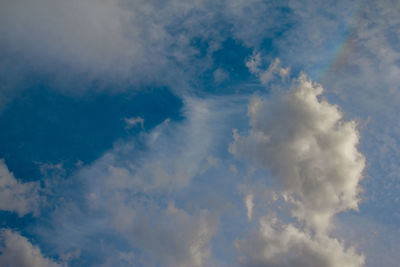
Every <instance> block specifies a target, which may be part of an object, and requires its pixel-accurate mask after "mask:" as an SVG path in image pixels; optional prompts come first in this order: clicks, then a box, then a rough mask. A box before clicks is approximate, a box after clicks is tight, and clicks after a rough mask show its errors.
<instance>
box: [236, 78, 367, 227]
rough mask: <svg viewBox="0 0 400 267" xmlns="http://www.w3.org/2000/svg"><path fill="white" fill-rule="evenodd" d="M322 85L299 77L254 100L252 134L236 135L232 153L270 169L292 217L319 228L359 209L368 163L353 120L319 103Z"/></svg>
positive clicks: (251, 107) (333, 107)
mask: <svg viewBox="0 0 400 267" xmlns="http://www.w3.org/2000/svg"><path fill="white" fill-rule="evenodd" d="M322 91H323V90H322V87H321V86H320V85H318V84H316V83H313V82H312V81H311V80H310V79H308V78H307V77H306V76H305V75H301V76H300V77H299V79H298V81H297V85H295V86H294V88H293V89H292V90H291V91H289V92H273V93H272V95H271V97H270V98H269V99H263V98H260V97H255V98H253V99H252V101H251V103H250V106H249V111H248V115H249V119H250V125H251V131H250V134H249V135H248V136H240V135H239V134H237V133H235V135H234V138H235V140H234V143H233V144H232V145H231V147H230V151H231V152H232V153H233V154H234V155H236V156H238V157H242V158H248V159H254V160H256V161H257V162H259V163H260V164H262V165H263V166H264V167H265V168H267V169H268V170H270V171H271V173H272V177H273V178H274V179H277V180H278V181H279V182H280V183H281V186H282V194H283V196H284V198H286V199H287V200H288V201H289V202H291V203H293V204H294V205H295V209H294V210H293V214H294V215H295V216H296V217H298V218H299V219H300V220H302V221H305V222H306V223H307V224H308V225H310V226H312V227H314V228H316V229H321V230H323V229H326V228H327V227H328V226H329V221H330V218H331V216H332V215H334V214H336V213H338V212H341V211H345V210H348V209H356V208H357V204H358V201H359V198H358V195H359V191H360V188H359V182H360V180H361V179H362V171H363V169H364V165H365V160H364V157H363V155H362V154H361V153H360V152H359V151H358V149H357V144H358V141H359V134H358V132H357V130H356V123H355V122H354V121H349V122H346V121H344V120H343V119H342V113H341V112H340V111H339V109H338V107H337V106H335V105H332V104H329V103H328V102H327V101H325V100H322V99H321V94H322Z"/></svg>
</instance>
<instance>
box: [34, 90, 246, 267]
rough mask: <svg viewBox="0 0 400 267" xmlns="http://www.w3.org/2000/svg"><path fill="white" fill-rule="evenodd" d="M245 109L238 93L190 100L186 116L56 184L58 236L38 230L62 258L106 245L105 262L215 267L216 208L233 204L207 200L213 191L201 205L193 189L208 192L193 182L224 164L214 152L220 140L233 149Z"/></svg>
mask: <svg viewBox="0 0 400 267" xmlns="http://www.w3.org/2000/svg"><path fill="white" fill-rule="evenodd" d="M238 102H240V103H242V104H241V106H238V105H237V103H238ZM244 112H245V103H244V101H242V100H241V99H239V100H237V98H235V97H233V98H226V97H224V98H210V99H207V98H206V99H198V98H186V99H185V100H184V108H183V111H182V115H183V117H184V119H183V120H181V121H171V120H169V119H167V120H166V121H164V122H163V123H161V124H160V125H158V126H157V127H155V128H154V129H152V130H151V131H150V132H144V131H143V132H142V133H141V134H140V135H139V137H138V139H135V140H126V141H121V142H117V143H116V144H115V146H114V148H113V149H111V150H110V151H108V152H106V153H105V154H104V155H103V156H102V157H100V158H99V159H98V160H96V161H95V162H93V163H92V164H90V165H87V166H82V167H81V168H80V169H79V170H78V171H77V172H76V173H75V174H73V175H72V177H69V178H68V179H66V180H65V184H56V185H55V187H56V188H52V190H53V191H56V192H54V193H52V195H55V196H59V198H60V203H59V204H57V206H58V207H59V208H57V210H55V211H54V213H52V214H50V215H49V216H48V217H49V218H50V222H49V223H50V224H51V225H52V226H53V227H52V228H54V229H56V230H55V231H56V232H57V238H54V237H53V236H54V230H52V229H51V228H46V229H39V230H38V235H39V236H41V239H42V240H45V241H44V242H48V245H51V246H53V247H55V248H56V250H57V251H58V254H59V255H66V254H67V253H69V251H74V250H76V249H79V251H80V252H81V254H80V255H83V256H84V255H87V254H91V253H93V254H96V253H98V252H97V250H99V249H100V250H102V251H104V253H103V254H102V258H98V259H97V260H98V263H99V264H105V266H132V265H134V266H135V265H138V266H153V265H155V266H157V265H160V264H161V265H163V266H182V267H183V266H188V267H191V266H209V264H210V262H211V261H212V260H213V256H212V254H211V248H212V247H211V240H212V238H213V237H214V235H215V234H216V232H217V230H218V225H219V215H220V214H219V213H218V212H216V211H215V210H218V208H219V207H221V206H223V205H225V206H226V205H227V204H225V202H224V200H221V202H222V204H221V203H214V204H215V205H216V206H217V207H214V206H209V205H201V204H204V202H205V201H206V200H207V201H209V200H210V199H209V198H208V195H207V196H203V195H202V194H200V196H198V198H199V199H200V200H199V201H198V202H196V201H193V199H194V197H193V196H192V195H190V192H191V191H190V190H193V192H195V194H198V193H199V192H200V193H201V192H203V191H201V190H205V189H204V188H203V187H204V184H203V185H202V184H201V183H200V186H199V187H196V186H195V185H193V183H194V181H196V180H197V179H199V177H200V178H203V177H207V176H208V175H207V174H208V173H209V172H210V171H214V170H215V171H217V169H219V168H220V167H221V166H222V160H221V159H219V158H218V157H217V155H216V154H215V153H218V151H220V148H219V146H221V142H222V141H223V142H224V143H223V147H224V153H225V154H226V153H227V151H226V147H227V145H228V142H229V140H227V139H226V136H229V134H230V130H231V128H230V126H229V123H228V122H229V121H230V118H231V116H235V117H237V116H236V115H237V113H244ZM243 117H244V116H243ZM226 171H227V172H229V170H226ZM228 176H230V174H229V173H228ZM203 179H205V178H203ZM215 179H217V178H215ZM203 183H204V182H203ZM71 184H72V186H71ZM197 185H199V184H197ZM201 186H203V187H201ZM57 187H58V188H57ZM206 188H207V189H209V187H208V184H207V186H206ZM57 190H59V191H57ZM207 192H208V191H207ZM185 194H187V198H186V197H184V196H185ZM210 195H211V196H212V197H214V195H215V192H214V191H212V194H210ZM201 197H202V198H201ZM205 198H207V199H206V200H204V199H205ZM67 200H68V201H67ZM187 200H189V201H187ZM211 201H214V200H213V199H212V200H211ZM218 201H220V200H219V199H218ZM207 203H209V202H207ZM220 209H222V208H220ZM76 218H79V220H78V221H77V220H76ZM105 235H106V237H107V240H108V241H107V242H105V243H104V245H103V248H101V247H99V246H100V245H99V244H101V242H102V241H101V240H104V238H105V237H104V236H105ZM121 240H122V241H121ZM121 242H122V243H123V245H121ZM120 253H124V255H125V254H126V255H129V257H128V258H127V257H122V258H121V257H119V255H120ZM78 261H79V260H78Z"/></svg>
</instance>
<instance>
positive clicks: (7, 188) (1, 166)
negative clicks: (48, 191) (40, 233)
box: [0, 159, 40, 217]
mask: <svg viewBox="0 0 400 267" xmlns="http://www.w3.org/2000/svg"><path fill="white" fill-rule="evenodd" d="M38 190H39V184H38V182H26V183H23V182H20V181H18V180H17V179H15V177H14V175H13V174H12V173H11V172H10V171H9V170H8V168H7V166H6V164H5V163H4V160H3V159H0V209H1V210H6V211H12V212H16V213H18V215H19V216H20V217H22V216H24V215H25V214H27V213H31V212H32V213H33V214H34V215H37V213H38V208H39V200H40V198H39V193H38Z"/></svg>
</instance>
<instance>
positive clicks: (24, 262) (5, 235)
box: [0, 229, 61, 267]
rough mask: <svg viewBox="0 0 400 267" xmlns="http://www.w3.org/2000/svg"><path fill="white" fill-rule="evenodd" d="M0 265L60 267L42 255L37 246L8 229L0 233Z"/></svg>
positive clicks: (7, 266) (6, 266)
mask: <svg viewBox="0 0 400 267" xmlns="http://www.w3.org/2000/svg"><path fill="white" fill-rule="evenodd" d="M0 241H1V246H0V252H1V254H0V265H1V266H4V267H14V266H18V267H61V265H60V264H58V263H56V262H54V261H53V260H51V259H48V258H46V257H44V256H43V255H42V253H41V252H40V249H39V248H38V247H37V246H34V245H32V244H31V243H30V242H29V240H28V239H26V238H25V237H23V236H21V235H20V234H18V233H15V232H12V231H11V230H9V229H2V230H1V232H0Z"/></svg>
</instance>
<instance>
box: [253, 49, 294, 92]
mask: <svg viewBox="0 0 400 267" xmlns="http://www.w3.org/2000/svg"><path fill="white" fill-rule="evenodd" d="M245 64H246V67H247V68H248V69H249V71H250V72H251V73H253V74H255V75H257V76H258V77H259V78H260V81H261V83H262V84H263V85H264V86H267V85H268V84H269V83H270V82H271V81H273V79H275V78H276V76H277V75H279V76H280V77H281V79H282V81H286V80H287V79H288V77H289V75H290V67H287V68H282V67H281V61H280V59H279V58H276V59H275V60H274V61H273V62H272V63H271V64H270V65H269V67H268V68H267V70H263V69H262V60H261V54H260V53H256V52H253V55H252V56H251V57H250V58H249V59H247V60H246V62H245Z"/></svg>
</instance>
